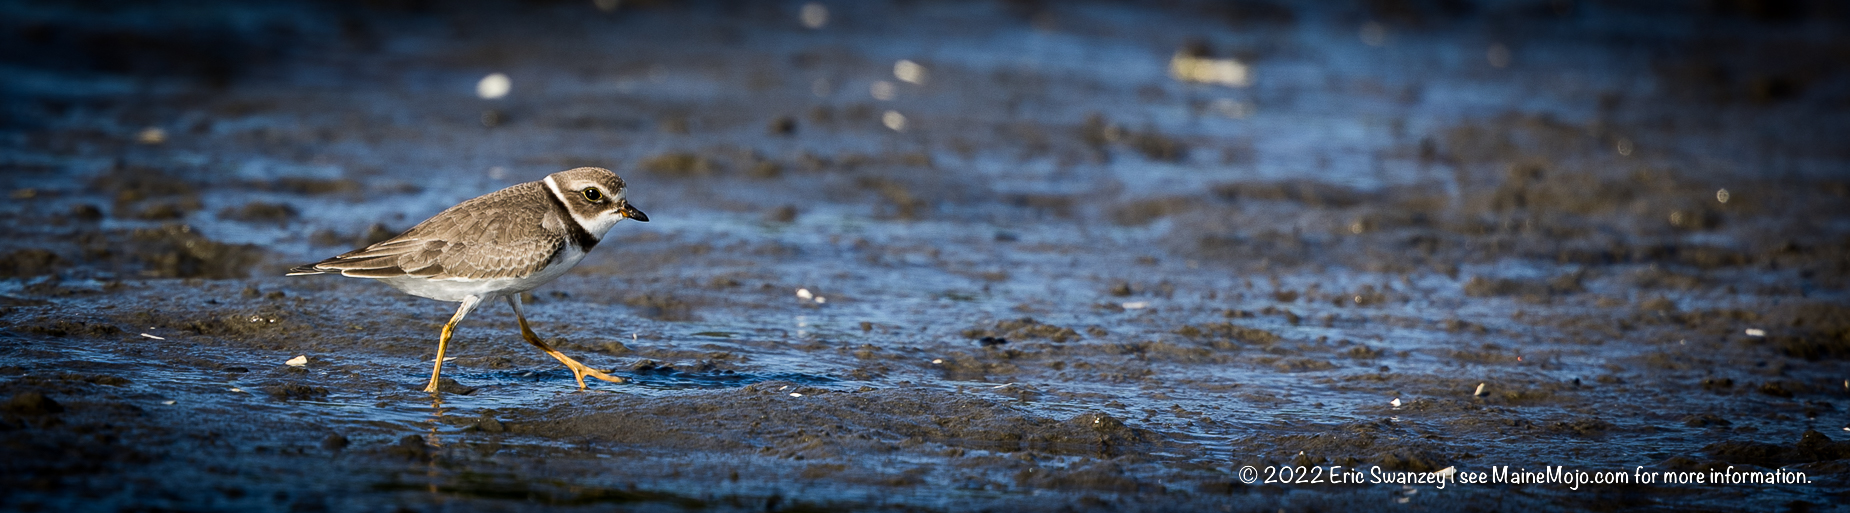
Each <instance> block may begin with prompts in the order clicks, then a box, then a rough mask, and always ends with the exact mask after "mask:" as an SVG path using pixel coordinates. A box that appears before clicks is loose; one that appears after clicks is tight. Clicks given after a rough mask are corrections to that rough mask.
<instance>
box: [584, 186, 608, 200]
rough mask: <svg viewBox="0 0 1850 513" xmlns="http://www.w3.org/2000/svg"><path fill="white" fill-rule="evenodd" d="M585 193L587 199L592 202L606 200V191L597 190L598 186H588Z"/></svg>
mask: <svg viewBox="0 0 1850 513" xmlns="http://www.w3.org/2000/svg"><path fill="white" fill-rule="evenodd" d="M584 194H585V201H589V202H592V203H597V202H600V201H604V191H600V190H597V188H596V187H586V188H585V190H584Z"/></svg>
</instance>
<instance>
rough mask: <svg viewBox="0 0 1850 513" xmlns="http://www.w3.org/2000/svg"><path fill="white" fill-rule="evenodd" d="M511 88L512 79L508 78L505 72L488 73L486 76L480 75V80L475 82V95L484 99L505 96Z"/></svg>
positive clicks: (512, 85)
mask: <svg viewBox="0 0 1850 513" xmlns="http://www.w3.org/2000/svg"><path fill="white" fill-rule="evenodd" d="M513 88H514V81H513V80H511V79H509V78H508V77H507V74H506V73H489V74H488V76H486V77H482V80H481V81H479V82H476V83H475V95H476V96H480V97H482V99H484V100H493V99H497V98H500V97H503V96H507V93H508V91H509V90H511V89H513Z"/></svg>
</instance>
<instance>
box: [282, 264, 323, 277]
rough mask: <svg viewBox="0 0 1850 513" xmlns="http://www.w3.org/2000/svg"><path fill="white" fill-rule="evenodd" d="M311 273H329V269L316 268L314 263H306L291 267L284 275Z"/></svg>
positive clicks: (305, 274) (306, 274)
mask: <svg viewBox="0 0 1850 513" xmlns="http://www.w3.org/2000/svg"><path fill="white" fill-rule="evenodd" d="M311 274H327V271H323V270H320V269H316V268H315V266H312V265H305V266H301V267H297V268H294V269H290V270H289V272H288V273H287V274H284V275H283V276H308V275H311Z"/></svg>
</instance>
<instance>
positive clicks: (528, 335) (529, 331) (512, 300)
mask: <svg viewBox="0 0 1850 513" xmlns="http://www.w3.org/2000/svg"><path fill="white" fill-rule="evenodd" d="M507 304H508V306H512V307H514V319H515V320H518V321H520V338H523V339H526V340H527V343H528V344H533V347H537V348H539V349H540V350H541V351H545V352H546V354H547V355H549V356H552V357H553V358H554V359H556V360H559V363H563V364H565V366H566V368H569V369H572V377H574V378H577V379H578V389H579V390H584V389H585V376H591V377H593V378H597V379H601V380H604V381H609V382H611V383H622V382H623V381H624V379H623V378H619V377H616V376H612V375H609V374H605V373H604V372H603V371H599V370H597V369H593V368H591V367H590V366H587V365H585V364H582V363H578V360H573V359H572V357H570V356H566V355H565V354H564V353H560V352H559V351H557V350H554V349H553V348H552V347H551V346H547V345H546V342H545V341H542V340H540V336H539V335H535V334H533V328H530V327H528V326H527V314H526V312H523V311H521V307H520V295H519V294H515V295H510V296H507Z"/></svg>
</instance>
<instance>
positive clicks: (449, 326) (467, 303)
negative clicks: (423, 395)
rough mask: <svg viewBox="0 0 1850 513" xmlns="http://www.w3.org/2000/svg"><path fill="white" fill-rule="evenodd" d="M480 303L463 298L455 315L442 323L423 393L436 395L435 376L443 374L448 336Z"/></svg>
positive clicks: (475, 299)
mask: <svg viewBox="0 0 1850 513" xmlns="http://www.w3.org/2000/svg"><path fill="white" fill-rule="evenodd" d="M481 301H482V298H479V297H475V296H468V297H465V298H463V300H462V306H460V307H457V308H456V315H452V316H450V322H447V323H444V325H443V335H442V336H440V337H438V338H437V362H436V363H435V364H433V365H432V366H431V369H430V385H429V386H426V387H424V391H425V392H428V393H432V394H435V393H437V376H438V375H441V374H443V351H444V350H445V349H447V348H449V345H450V335H452V334H454V333H455V332H456V324H457V323H460V322H462V320H463V317H465V316H467V315H469V311H470V310H474V309H475V305H476V304H477V303H480V302H481Z"/></svg>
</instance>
